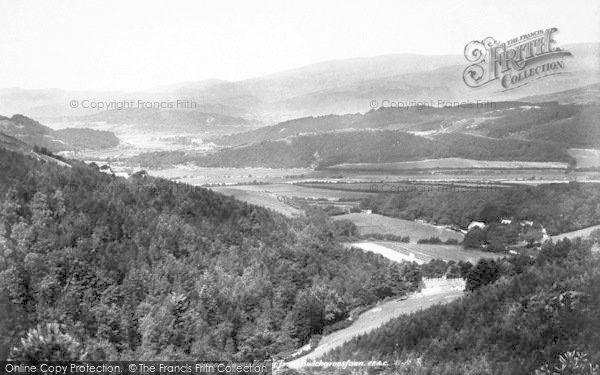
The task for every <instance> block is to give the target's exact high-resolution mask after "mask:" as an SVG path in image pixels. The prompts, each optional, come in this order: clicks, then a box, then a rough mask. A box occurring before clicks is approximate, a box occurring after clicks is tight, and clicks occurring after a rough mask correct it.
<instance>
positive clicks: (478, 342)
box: [326, 240, 600, 375]
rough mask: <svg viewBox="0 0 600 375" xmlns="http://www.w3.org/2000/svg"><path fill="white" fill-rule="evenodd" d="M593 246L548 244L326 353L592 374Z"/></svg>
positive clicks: (441, 368) (431, 368) (437, 365)
mask: <svg viewBox="0 0 600 375" xmlns="http://www.w3.org/2000/svg"><path fill="white" fill-rule="evenodd" d="M590 246H591V242H581V241H576V242H573V243H571V242H569V241H568V240H565V241H561V242H559V243H557V244H552V243H548V244H546V245H545V246H544V248H543V249H542V251H541V253H540V254H539V256H538V257H537V260H536V262H535V264H533V265H531V266H526V267H525V268H523V269H518V267H514V266H513V267H504V269H502V270H501V269H498V268H496V269H495V271H494V272H496V274H497V275H498V274H500V273H501V274H503V275H502V276H496V277H495V279H496V280H497V281H496V282H495V283H491V284H489V285H486V286H481V287H479V288H477V289H476V290H475V291H473V292H471V293H470V294H469V295H467V296H466V297H464V298H462V299H460V300H458V301H455V302H452V303H450V304H448V305H441V306H436V307H433V308H430V309H428V310H425V311H423V312H420V313H416V314H413V315H411V316H404V317H401V318H398V319H395V320H393V321H392V322H390V323H388V324H386V325H384V326H382V327H381V328H379V329H378V330H376V331H374V332H372V333H369V334H367V335H364V336H361V337H359V338H357V339H354V340H352V341H351V342H349V343H348V344H346V345H344V346H342V347H341V348H339V349H337V350H335V351H334V352H333V353H330V354H329V355H328V356H327V357H326V359H327V360H336V361H344V360H348V359H351V360H353V361H360V360H378V361H383V360H388V361H391V362H392V363H393V362H394V361H398V363H399V365H398V366H396V368H394V369H389V368H388V370H387V372H383V373H394V374H507V375H514V374H534V373H535V374H539V375H550V374H597V373H598V366H597V365H598V363H600V257H599V256H598V253H591V252H590ZM480 263H484V262H483V261H482V262H480ZM488 263H489V262H488ZM477 267H481V268H482V270H483V269H484V268H485V269H486V270H488V271H490V270H493V268H492V267H489V266H484V265H478V266H477ZM487 273H488V274H489V272H487ZM594 366H595V370H594ZM536 370H537V371H538V372H536Z"/></svg>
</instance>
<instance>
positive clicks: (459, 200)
mask: <svg viewBox="0 0 600 375" xmlns="http://www.w3.org/2000/svg"><path fill="white" fill-rule="evenodd" d="M361 207H362V208H364V209H370V210H373V212H375V213H379V214H382V215H387V216H392V217H399V218H402V219H407V220H414V219H424V220H427V221H429V222H433V223H437V224H444V225H448V224H453V225H456V226H458V227H460V228H464V229H466V228H467V226H468V225H469V223H470V222H471V221H482V222H485V223H492V222H499V221H500V219H502V218H506V219H515V220H517V221H518V220H531V221H535V222H537V223H540V224H542V225H543V226H544V227H545V228H546V230H547V231H548V234H550V235H553V234H558V233H564V232H569V231H573V230H578V229H582V228H585V227H589V226H592V225H596V224H600V187H598V186H597V185H596V184H582V183H576V182H571V183H568V184H548V185H541V186H515V187H511V188H505V189H499V190H496V191H488V190H486V191H480V192H474V191H470V192H464V191H463V192H429V193H426V194H423V193H418V192H404V193H402V194H380V195H377V196H373V197H370V198H365V199H364V200H363V201H362V202H361Z"/></svg>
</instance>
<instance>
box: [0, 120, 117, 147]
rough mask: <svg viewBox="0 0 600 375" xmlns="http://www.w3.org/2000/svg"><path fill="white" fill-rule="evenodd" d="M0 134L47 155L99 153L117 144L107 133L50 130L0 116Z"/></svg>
mask: <svg viewBox="0 0 600 375" xmlns="http://www.w3.org/2000/svg"><path fill="white" fill-rule="evenodd" d="M0 133H2V134H3V136H9V137H10V138H11V139H16V140H18V141H20V142H22V143H23V144H27V145H28V146H29V147H30V146H33V145H35V146H38V147H43V148H46V149H48V150H49V151H51V152H59V151H76V150H81V149H103V148H108V147H114V146H117V145H118V144H119V139H118V138H117V137H116V136H115V135H114V134H113V133H111V132H107V131H99V130H93V129H85V128H81V129H71V128H67V129H60V130H53V129H51V128H49V127H47V126H44V125H42V124H40V123H39V122H37V121H35V120H32V119H30V118H28V117H25V116H23V115H14V116H12V117H10V118H9V117H4V116H0Z"/></svg>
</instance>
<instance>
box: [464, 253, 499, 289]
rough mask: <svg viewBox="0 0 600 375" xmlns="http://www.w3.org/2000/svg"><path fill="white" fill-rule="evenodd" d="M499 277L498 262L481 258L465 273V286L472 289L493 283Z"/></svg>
mask: <svg viewBox="0 0 600 375" xmlns="http://www.w3.org/2000/svg"><path fill="white" fill-rule="evenodd" d="M499 277H500V268H499V267H498V263H496V261H494V260H492V259H481V260H479V262H477V264H476V265H475V267H473V269H471V271H470V272H469V274H468V275H467V283H466V286H465V288H466V289H467V290H468V291H474V290H477V289H479V288H481V287H482V286H484V285H487V284H490V283H493V282H494V281H496V280H498V278H499Z"/></svg>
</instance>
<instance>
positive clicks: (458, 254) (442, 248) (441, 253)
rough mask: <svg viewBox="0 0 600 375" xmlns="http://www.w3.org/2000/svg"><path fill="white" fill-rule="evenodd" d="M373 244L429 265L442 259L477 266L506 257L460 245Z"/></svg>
mask: <svg viewBox="0 0 600 375" xmlns="http://www.w3.org/2000/svg"><path fill="white" fill-rule="evenodd" d="M373 243H374V244H376V245H378V246H382V247H385V248H388V249H391V250H394V251H395V252H397V253H399V254H401V255H402V256H405V257H408V258H415V259H417V260H419V261H421V262H423V263H428V262H429V261H431V260H433V259H442V260H445V261H450V260H453V261H455V262H458V261H461V260H462V261H465V262H467V261H468V262H471V263H473V264H475V263H477V262H478V261H479V259H482V258H501V257H503V256H504V254H498V253H490V252H487V251H480V250H465V249H464V248H463V247H462V246H459V245H430V244H412V243H403V242H391V241H375V242H373Z"/></svg>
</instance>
